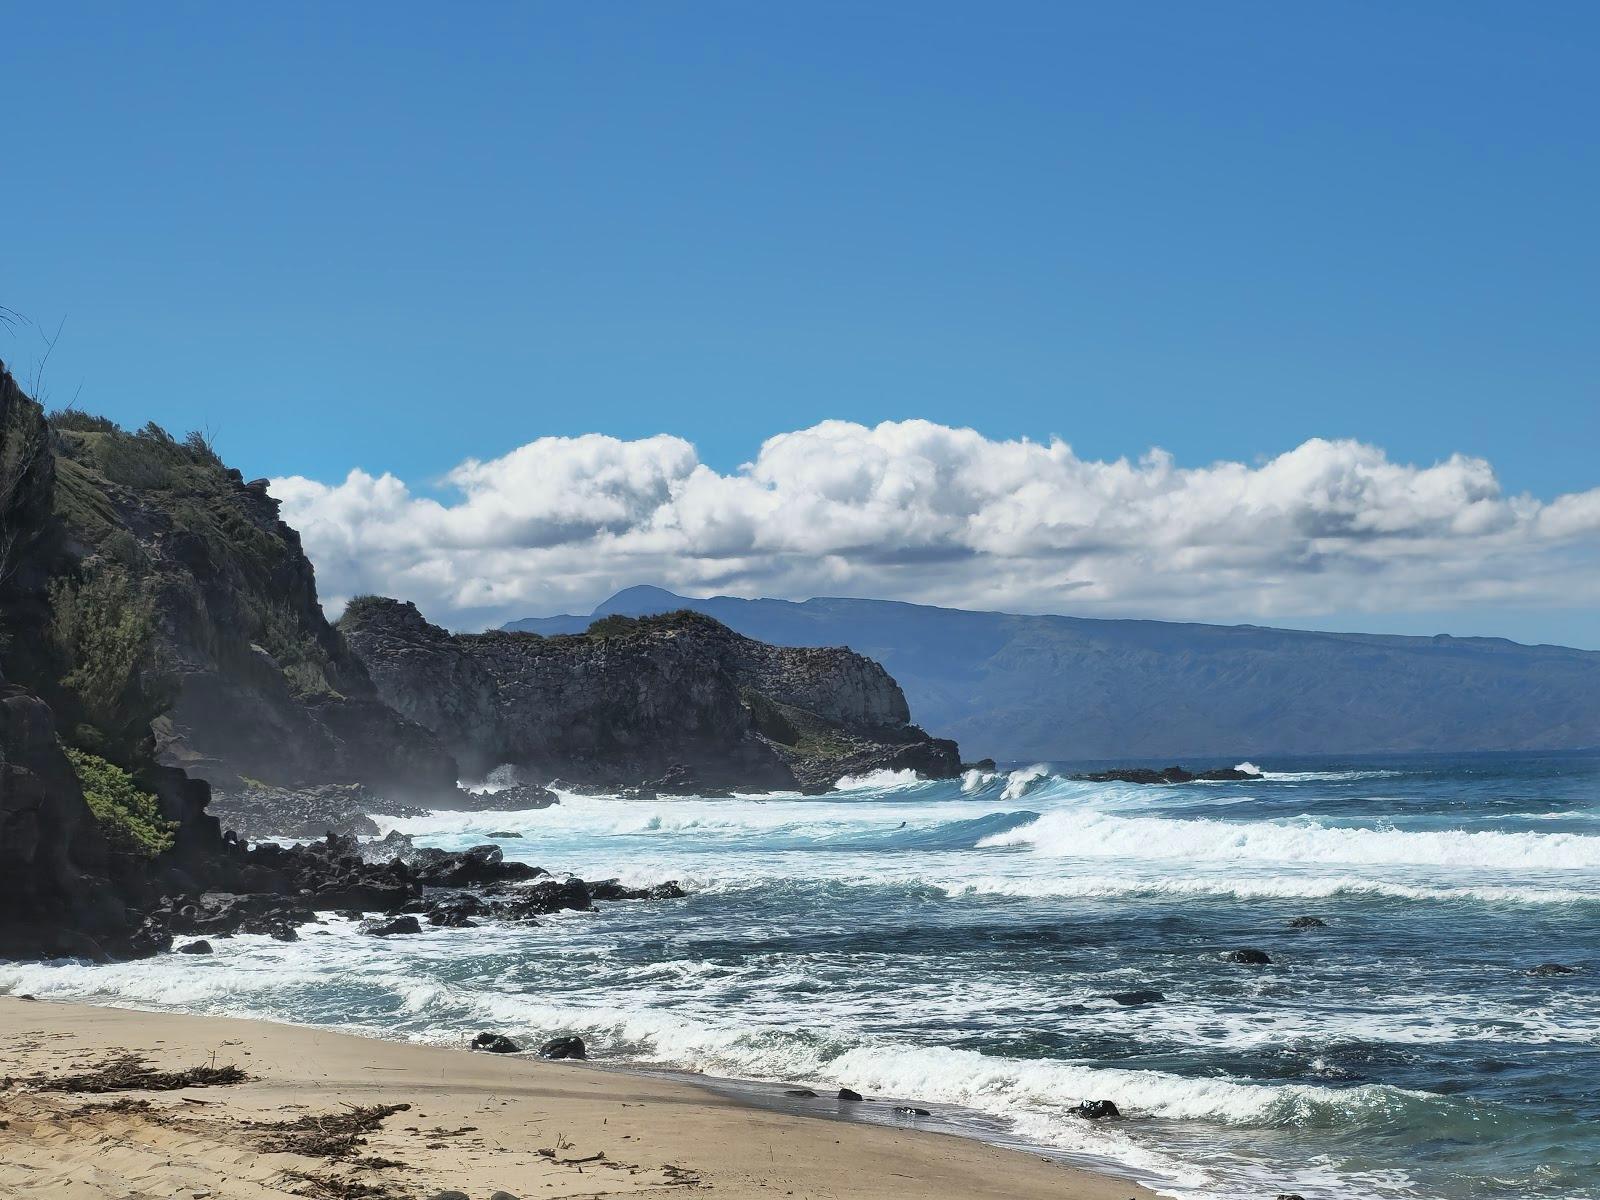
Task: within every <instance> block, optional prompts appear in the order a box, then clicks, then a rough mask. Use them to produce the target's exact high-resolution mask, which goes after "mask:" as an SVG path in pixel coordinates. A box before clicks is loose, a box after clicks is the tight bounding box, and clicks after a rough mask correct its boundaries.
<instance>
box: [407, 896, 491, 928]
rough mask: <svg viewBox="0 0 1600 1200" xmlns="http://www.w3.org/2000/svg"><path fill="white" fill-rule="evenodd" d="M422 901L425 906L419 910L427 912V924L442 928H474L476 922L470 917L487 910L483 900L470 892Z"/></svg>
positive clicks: (479, 914) (476, 924)
mask: <svg viewBox="0 0 1600 1200" xmlns="http://www.w3.org/2000/svg"><path fill="white" fill-rule="evenodd" d="M423 903H424V905H425V906H426V907H424V908H423V909H422V910H421V911H422V912H424V913H426V914H427V917H428V924H429V925H437V926H439V927H440V928H443V929H476V928H477V926H478V923H477V922H476V921H474V920H473V919H472V918H473V917H476V916H481V915H483V914H484V913H485V912H487V911H488V910H489V906H488V905H487V904H486V903H484V901H482V900H480V899H479V898H478V897H477V896H474V895H472V894H471V893H463V894H462V895H460V896H452V897H451V898H450V899H448V900H428V901H424V902H423Z"/></svg>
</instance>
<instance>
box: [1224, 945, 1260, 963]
mask: <svg viewBox="0 0 1600 1200" xmlns="http://www.w3.org/2000/svg"><path fill="white" fill-rule="evenodd" d="M1222 957H1223V960H1224V961H1225V962H1231V963H1244V964H1245V965H1246V966H1250V967H1264V966H1267V965H1268V964H1269V963H1271V962H1272V956H1271V955H1270V954H1268V953H1267V952H1266V951H1265V950H1257V949H1256V948H1255V947H1254V946H1241V947H1239V949H1237V950H1229V951H1228V952H1227V953H1226V954H1224V955H1223V956H1222Z"/></svg>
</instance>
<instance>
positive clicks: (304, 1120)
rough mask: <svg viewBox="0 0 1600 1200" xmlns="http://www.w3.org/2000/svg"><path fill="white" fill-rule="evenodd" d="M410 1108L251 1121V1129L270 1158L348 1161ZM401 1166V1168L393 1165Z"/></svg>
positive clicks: (385, 1107) (367, 1107)
mask: <svg viewBox="0 0 1600 1200" xmlns="http://www.w3.org/2000/svg"><path fill="white" fill-rule="evenodd" d="M410 1107H411V1105H409V1104H370V1105H350V1106H349V1107H348V1108H347V1109H346V1111H344V1112H336V1113H313V1114H309V1115H307V1116H304V1117H296V1118H295V1119H294V1120H293V1121H251V1122H250V1123H249V1125H248V1128H249V1129H250V1130H251V1131H252V1132H253V1133H254V1134H255V1135H256V1139H257V1140H256V1144H257V1146H258V1147H259V1148H260V1149H261V1150H262V1151H264V1152H266V1153H268V1154H299V1155H302V1156H304V1157H306V1158H327V1159H342V1158H349V1157H350V1156H351V1155H352V1154H354V1153H355V1151H356V1148H357V1147H358V1146H365V1145H366V1144H367V1139H366V1137H365V1136H364V1135H365V1134H369V1133H372V1132H373V1131H375V1130H376V1129H377V1128H378V1127H379V1126H380V1125H382V1124H383V1122H384V1120H385V1119H386V1118H388V1117H392V1116H393V1115H394V1114H395V1113H397V1112H405V1111H407V1110H408V1109H410ZM394 1165H398V1164H394Z"/></svg>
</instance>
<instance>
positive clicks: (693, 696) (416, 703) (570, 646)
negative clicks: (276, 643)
mask: <svg viewBox="0 0 1600 1200" xmlns="http://www.w3.org/2000/svg"><path fill="white" fill-rule="evenodd" d="M339 629H340V631H341V632H342V633H343V635H344V637H345V640H346V642H347V643H348V644H349V645H350V647H351V649H352V650H353V651H354V652H355V654H356V655H357V657H359V658H360V659H361V660H362V661H363V662H364V664H365V665H366V668H367V670H368V672H369V674H370V675H371V677H372V679H373V681H374V682H375V684H376V686H377V689H378V693H379V695H380V696H382V698H383V699H384V700H386V701H387V702H388V703H389V704H390V705H392V706H393V707H394V708H396V709H397V710H399V711H400V712H401V713H403V714H404V715H405V716H407V717H409V718H411V719H413V720H415V721H417V722H419V723H421V724H423V725H426V726H427V727H429V728H430V729H432V730H433V731H434V732H435V733H436V734H437V735H438V736H439V738H440V740H441V741H442V742H443V743H444V745H445V746H446V747H447V748H449V749H450V750H451V751H452V752H453V753H454V754H456V755H457V756H458V758H459V759H460V761H461V763H462V764H463V768H464V769H465V770H467V771H468V772H469V773H477V772H482V771H486V770H488V769H490V768H492V767H494V766H496V765H498V764H500V763H507V762H509V763H516V764H519V765H523V766H527V767H530V768H532V769H534V770H536V771H540V772H543V773H544V774H545V775H546V776H548V777H561V778H565V779H569V780H578V781H585V782H594V783H603V784H612V785H621V784H641V783H643V784H650V785H655V786H663V787H671V788H675V789H678V790H705V789H724V788H741V789H760V788H794V787H802V788H805V789H807V790H823V789H826V788H828V787H830V786H832V785H833V783H835V782H836V781H837V780H838V779H839V777H840V776H842V775H847V774H854V773H859V772H861V771H865V770H872V769H876V768H880V767H889V768H902V767H910V768H914V769H916V770H918V771H920V772H922V773H923V774H927V775H933V776H948V775H951V774H954V773H955V771H956V770H957V768H958V765H959V763H958V758H957V753H956V747H955V744H954V743H953V742H947V741H939V740H937V739H933V738H929V737H928V736H927V735H926V734H924V733H923V732H922V731H921V730H920V729H917V728H916V727H915V726H913V725H911V724H909V712H908V709H907V707H906V702H905V697H904V696H903V695H902V694H901V692H900V689H899V687H898V686H897V685H896V684H895V682H894V680H893V679H891V678H890V677H889V675H888V673H887V672H886V671H884V670H883V668H882V667H880V666H879V665H878V664H877V663H874V662H872V661H871V660H870V659H866V658H863V657H862V656H860V655H858V654H854V653H852V652H850V651H848V650H842V649H787V648H782V647H776V646H767V645H763V644H762V643H760V642H755V641H752V640H751V639H749V638H745V637H741V636H740V635H738V634H736V633H734V632H733V631H732V630H730V629H728V628H727V627H726V626H723V625H721V624H719V623H718V622H716V621H713V620H710V619H708V618H705V617H701V616H698V615H696V614H692V613H674V614H668V615H666V616H663V617H657V618H651V619H647V620H640V621H632V620H627V619H619V620H612V621H602V622H598V623H596V625H595V626H594V627H593V628H591V630H590V631H589V632H587V633H585V634H582V635H577V636H572V637H558V638H542V637H537V636H529V635H525V634H514V633H484V634H472V635H457V636H452V635H450V634H448V633H446V632H445V631H444V630H443V629H440V628H439V627H437V626H435V625H431V624H429V623H428V622H427V621H426V620H424V619H423V617H422V616H421V614H419V613H418V612H417V610H416V608H415V607H414V606H412V605H410V604H403V603H401V602H399V601H395V600H386V599H378V598H371V597H369V598H364V599H361V600H357V601H355V602H353V603H352V604H351V605H350V608H349V609H348V610H347V612H346V613H345V615H344V616H343V617H342V618H341V620H340V622H339Z"/></svg>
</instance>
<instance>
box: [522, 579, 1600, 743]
mask: <svg viewBox="0 0 1600 1200" xmlns="http://www.w3.org/2000/svg"><path fill="white" fill-rule="evenodd" d="M678 608H687V609H692V610H694V611H696V612H702V613H706V614H707V615H709V616H713V617H715V618H717V620H719V621H721V622H723V623H724V624H726V625H728V626H729V627H730V628H732V629H734V630H737V631H738V632H739V633H742V634H744V635H746V636H747V637H752V638H756V639H758V640H760V641H764V642H772V643H775V644H778V645H788V646H849V647H850V648H851V649H853V650H856V651H858V652H859V653H862V654H865V655H867V656H868V657H869V658H873V659H876V660H877V661H879V662H881V663H883V665H884V666H885V667H887V668H888V670H889V672H890V673H891V674H892V675H893V676H894V677H895V679H896V680H898V681H899V683H900V685H901V687H902V688H904V690H905V693H906V697H907V699H908V700H909V702H910V705H911V715H912V719H913V720H914V721H916V722H917V723H918V724H920V725H922V726H923V727H924V728H926V729H927V730H928V731H929V732H930V733H933V734H934V735H936V736H940V737H950V738H955V739H956V740H957V741H959V742H960V743H961V745H962V747H963V748H964V749H965V750H966V752H967V754H968V755H969V756H974V755H993V756H994V757H996V758H1000V759H1065V760H1072V759H1133V758H1164V757H1172V758H1178V757H1191V758H1193V757H1197V756H1226V755H1232V754H1237V755H1240V756H1249V755H1252V754H1255V755H1264V754H1279V755H1294V754H1377V753H1434V752H1439V753H1444V752H1468V751H1481V750H1568V749H1588V748H1593V747H1600V651H1592V650H1574V649H1569V648H1567V647H1563V646H1525V645H1521V644H1519V643H1516V642H1510V641H1506V640H1504V639H1500V638H1456V637H1449V636H1443V635H1441V636H1439V637H1432V638H1429V637H1404V636H1398V635H1390V634H1359V633H1315V632H1309V631H1304V630H1293V629H1271V628H1265V627H1261V626H1255V625H1238V626H1225V625H1198V624H1180V623H1175V622H1166V621H1134V620H1105V619H1098V618H1090V617H1065V616H1019V615H1013V614H1009V613H997V612H973V611H968V610H964V609H947V608H935V607H932V606H929V605H920V604H906V603H902V602H899V601H889V600H859V599H842V598H817V599H813V600H806V601H804V602H795V601H789V600H746V599H742V598H739V597H735V596H712V597H709V598H706V599H694V598H689V597H684V596H679V595H675V594H674V593H672V592H669V591H666V590H665V589H662V588H657V587H648V586H643V587H632V588H627V589H625V590H624V591H621V592H618V593H617V594H616V595H614V596H612V597H611V598H610V599H609V600H607V601H605V602H604V603H603V604H601V605H600V606H599V607H597V608H596V609H595V610H594V612H593V613H591V614H589V615H588V616H572V615H569V616H557V617H530V618H525V619H523V620H520V621H513V622H511V623H509V624H508V625H506V626H505V628H506V629H510V630H524V631H528V632H533V633H542V634H546V635H551V634H561V633H579V632H582V631H583V630H584V629H586V628H587V627H588V625H589V624H590V622H592V621H594V620H596V619H597V618H599V617H603V616H608V615H611V614H620V615H624V616H646V615H651V614H655V613H661V612H668V611H671V610H673V609H678Z"/></svg>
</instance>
